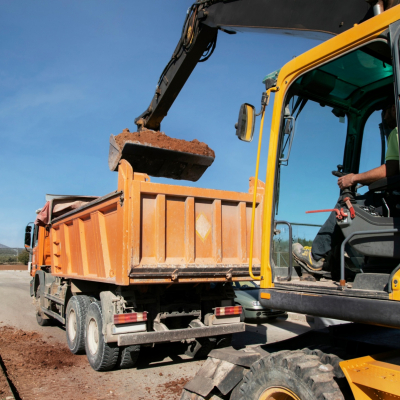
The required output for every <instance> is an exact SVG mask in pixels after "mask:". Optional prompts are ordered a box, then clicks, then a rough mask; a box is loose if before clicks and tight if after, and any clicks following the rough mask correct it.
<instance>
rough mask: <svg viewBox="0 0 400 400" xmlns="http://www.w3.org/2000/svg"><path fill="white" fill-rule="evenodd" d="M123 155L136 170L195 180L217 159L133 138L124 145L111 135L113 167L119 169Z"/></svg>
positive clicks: (109, 164) (160, 175) (166, 176)
mask: <svg viewBox="0 0 400 400" xmlns="http://www.w3.org/2000/svg"><path fill="white" fill-rule="evenodd" d="M122 159H123V160H126V161H128V162H129V164H131V165H132V168H133V170H134V171H135V172H142V173H145V174H148V175H150V176H156V177H162V178H172V179H180V180H181V179H183V180H187V181H192V182H196V181H197V180H199V179H200V178H201V176H202V175H203V174H204V172H205V171H206V169H207V168H208V167H209V166H210V165H211V164H212V163H213V161H214V157H210V156H205V155H199V154H193V153H186V152H182V151H176V150H170V149H162V148H159V147H154V146H151V145H144V144H139V143H132V142H125V143H124V146H123V148H122V149H121V148H120V146H119V145H118V143H117V142H116V141H115V136H114V135H111V136H110V150H109V154H108V166H109V168H110V170H111V171H118V164H119V162H120V160H122Z"/></svg>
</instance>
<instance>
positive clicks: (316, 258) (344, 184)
mask: <svg viewBox="0 0 400 400" xmlns="http://www.w3.org/2000/svg"><path fill="white" fill-rule="evenodd" d="M383 112H384V114H383V115H384V117H383V120H384V124H385V125H386V127H387V128H389V129H391V131H390V134H389V136H388V139H387V150H386V156H385V161H386V162H385V164H382V165H381V166H379V167H377V168H374V169H371V170H369V171H366V172H362V173H360V174H347V175H343V176H341V177H340V178H339V179H338V182H337V184H338V186H339V188H340V189H341V190H343V189H346V188H349V187H351V186H354V185H356V184H367V185H369V184H371V183H372V182H375V181H377V180H379V179H381V178H385V177H389V176H394V175H398V174H399V136H398V132H397V121H396V107H395V104H394V99H391V100H389V101H388V102H387V104H386V106H385V107H384V108H383ZM396 197H397V198H398V196H396ZM357 200H363V201H364V202H365V205H374V206H376V205H377V204H376V201H374V198H373V194H372V193H370V192H367V193H366V195H365V196H360V197H358V196H357ZM397 200H398V199H397ZM374 203H375V204H374ZM379 205H381V204H379ZM340 207H343V203H340V199H339V202H338V204H336V206H335V208H339V209H340ZM342 240H343V234H342V233H341V230H340V228H339V226H338V225H337V223H336V213H335V212H332V213H331V214H330V216H329V218H328V219H327V220H326V221H325V223H324V225H323V226H322V227H321V229H320V230H319V232H318V234H317V236H316V237H315V239H314V240H313V243H312V247H308V246H306V247H303V246H302V245H301V244H300V243H294V244H293V247H292V254H293V256H294V258H295V259H296V260H297V261H298V262H299V264H300V265H301V266H302V267H303V268H305V269H306V271H308V272H311V273H312V272H314V271H321V270H328V271H329V270H330V266H329V263H328V262H327V261H326V260H328V259H329V258H330V257H329V256H331V253H332V249H333V248H334V247H335V246H337V245H340V244H341V242H342Z"/></svg>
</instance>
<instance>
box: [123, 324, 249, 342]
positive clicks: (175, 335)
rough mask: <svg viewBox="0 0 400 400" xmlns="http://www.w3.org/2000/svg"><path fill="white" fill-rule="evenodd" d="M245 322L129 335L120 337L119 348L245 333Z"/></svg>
mask: <svg viewBox="0 0 400 400" xmlns="http://www.w3.org/2000/svg"><path fill="white" fill-rule="evenodd" d="M244 331H245V324H244V323H243V322H240V323H237V324H229V325H218V326H207V327H202V328H186V329H174V330H170V331H164V332H143V333H128V334H125V335H120V336H119V337H118V346H130V345H132V344H145V343H161V342H170V341H176V340H183V339H191V338H200V337H212V336H218V335H229V334H231V333H237V332H244Z"/></svg>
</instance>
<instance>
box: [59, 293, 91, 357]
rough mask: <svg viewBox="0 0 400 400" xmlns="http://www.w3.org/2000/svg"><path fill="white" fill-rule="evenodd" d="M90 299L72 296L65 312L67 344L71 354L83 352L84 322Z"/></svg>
mask: <svg viewBox="0 0 400 400" xmlns="http://www.w3.org/2000/svg"><path fill="white" fill-rule="evenodd" d="M89 305H90V299H89V297H88V296H72V297H71V298H70V299H69V301H68V305H67V311H66V312H65V332H66V334H67V344H68V347H69V349H70V350H71V352H72V353H73V354H80V353H82V352H84V350H85V322H86V314H87V310H88V307H89Z"/></svg>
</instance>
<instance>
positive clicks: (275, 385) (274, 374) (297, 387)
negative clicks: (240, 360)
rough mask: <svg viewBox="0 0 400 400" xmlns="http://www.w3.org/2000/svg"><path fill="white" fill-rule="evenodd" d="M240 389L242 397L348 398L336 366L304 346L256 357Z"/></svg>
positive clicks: (266, 399)
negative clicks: (338, 379) (343, 391)
mask: <svg viewBox="0 0 400 400" xmlns="http://www.w3.org/2000/svg"><path fill="white" fill-rule="evenodd" d="M240 392H241V397H240V399H241V400H259V399H263V400H272V399H276V398H282V399H283V398H284V399H286V400H305V399H307V400H344V396H343V394H342V392H341V391H340V389H339V386H338V385H337V383H336V382H335V374H334V372H333V367H332V366H331V365H329V364H328V365H326V364H323V363H322V362H321V361H320V359H319V357H318V356H316V355H307V354H306V353H305V352H304V351H302V350H296V351H289V350H284V351H279V352H277V353H273V354H271V355H269V356H267V357H264V358H262V359H260V360H259V361H256V362H255V363H254V364H253V365H252V366H251V368H250V371H249V372H248V373H247V374H246V375H245V376H244V378H243V384H242V385H241V388H240Z"/></svg>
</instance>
